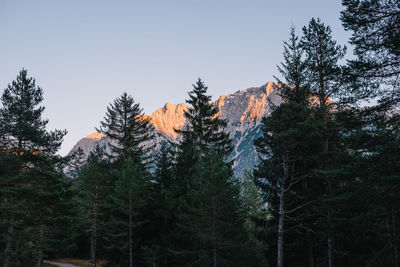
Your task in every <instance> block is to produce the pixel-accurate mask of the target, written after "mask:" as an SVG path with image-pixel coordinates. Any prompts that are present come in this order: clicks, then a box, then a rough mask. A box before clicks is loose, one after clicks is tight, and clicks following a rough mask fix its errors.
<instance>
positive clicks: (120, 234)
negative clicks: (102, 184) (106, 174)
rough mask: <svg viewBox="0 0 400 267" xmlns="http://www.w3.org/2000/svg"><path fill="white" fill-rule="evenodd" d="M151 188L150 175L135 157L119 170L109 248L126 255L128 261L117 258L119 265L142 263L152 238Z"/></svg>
mask: <svg viewBox="0 0 400 267" xmlns="http://www.w3.org/2000/svg"><path fill="white" fill-rule="evenodd" d="M150 186H151V184H150V180H149V179H148V174H147V173H146V172H145V170H144V169H143V167H142V166H141V165H139V164H138V163H135V161H134V160H133V159H131V158H127V159H126V160H125V161H124V165H123V166H122V168H121V169H120V170H117V180H116V182H115V189H114V192H113V194H112V201H111V205H112V206H111V212H112V213H111V217H110V219H109V221H108V222H107V228H108V233H107V239H108V240H109V249H111V250H112V251H116V252H118V253H119V255H124V256H125V255H126V256H127V259H128V260H126V258H125V257H123V258H117V257H116V256H118V254H117V255H114V257H116V258H114V261H116V262H117V263H121V264H124V265H129V266H131V267H132V266H133V265H134V264H135V263H137V264H139V263H140V260H141V257H140V256H141V255H142V254H141V253H142V248H143V247H144V245H146V242H145V241H146V239H147V236H148V235H149V233H147V232H146V228H145V226H146V224H148V223H149V221H148V217H147V216H146V215H145V214H146V212H147V211H148V202H149V195H150ZM135 265H136V264H135Z"/></svg>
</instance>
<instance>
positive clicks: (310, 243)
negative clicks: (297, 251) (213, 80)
mask: <svg viewBox="0 0 400 267" xmlns="http://www.w3.org/2000/svg"><path fill="white" fill-rule="evenodd" d="M307 247H308V266H309V267H314V266H315V259H314V242H313V237H312V234H311V233H310V232H308V233H307Z"/></svg>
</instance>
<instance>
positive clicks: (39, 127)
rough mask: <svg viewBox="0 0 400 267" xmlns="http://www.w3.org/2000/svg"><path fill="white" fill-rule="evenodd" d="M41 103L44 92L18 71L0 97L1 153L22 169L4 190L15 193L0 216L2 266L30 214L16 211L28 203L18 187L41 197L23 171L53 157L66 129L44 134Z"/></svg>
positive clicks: (46, 121)
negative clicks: (2, 223)
mask: <svg viewBox="0 0 400 267" xmlns="http://www.w3.org/2000/svg"><path fill="white" fill-rule="evenodd" d="M42 101H43V90H42V89H41V88H40V87H38V86H36V83H35V80H34V79H33V78H29V77H28V76H27V71H26V70H21V71H20V73H19V75H18V76H17V79H16V80H15V81H13V82H12V83H11V84H9V85H8V87H7V88H6V89H5V90H4V92H3V94H2V96H1V102H2V108H1V109H0V121H1V122H2V123H1V125H0V147H1V149H2V150H3V151H10V150H12V151H13V152H12V153H13V154H14V155H16V156H17V157H19V158H20V159H21V161H22V162H23V164H22V167H21V168H20V169H18V170H17V173H16V175H15V176H14V178H16V179H17V180H18V179H24V180H22V181H21V180H19V181H18V182H17V181H16V180H14V179H13V178H11V177H10V178H11V179H10V181H9V182H8V183H7V187H8V188H7V189H6V191H8V192H14V193H15V194H12V195H11V194H10V195H9V197H8V205H11V203H13V204H12V206H13V207H12V208H11V207H10V208H8V209H7V211H8V212H7V213H3V214H2V217H3V219H4V220H7V221H8V230H9V231H8V232H7V237H6V240H7V241H6V245H5V250H4V260H3V266H4V267H7V266H9V262H10V257H9V255H10V253H12V250H13V246H14V245H13V243H14V239H15V236H16V234H15V232H16V229H17V222H20V221H21V223H23V220H24V217H25V216H30V215H32V212H33V211H32V210H30V211H29V210H28V211H27V210H24V209H22V210H21V209H19V208H20V207H23V203H24V202H25V201H27V200H26V195H27V194H28V192H25V193H24V194H22V195H20V193H21V192H22V191H21V187H20V186H21V184H23V185H24V187H23V189H24V190H28V189H29V190H32V191H31V192H29V194H32V195H35V194H36V195H40V194H41V192H37V191H35V190H37V188H35V187H34V186H30V185H32V183H34V182H33V181H32V180H30V179H28V177H27V176H26V175H25V173H24V172H25V171H26V170H31V169H34V168H35V167H36V166H35V164H39V163H40V162H41V161H40V160H38V158H46V157H50V158H52V157H53V158H54V153H55V152H56V151H57V150H58V148H59V147H60V145H61V142H62V139H63V136H64V135H65V134H66V131H65V130H64V131H61V130H55V131H52V132H48V131H46V125H47V123H48V120H43V119H42V113H43V111H44V107H43V106H39V105H40V103H41V102H42ZM45 156H46V157H45ZM39 165H40V164H39ZM17 177H19V178H17ZM13 180H14V181H13ZM19 230H20V229H18V231H19ZM39 264H41V263H39Z"/></svg>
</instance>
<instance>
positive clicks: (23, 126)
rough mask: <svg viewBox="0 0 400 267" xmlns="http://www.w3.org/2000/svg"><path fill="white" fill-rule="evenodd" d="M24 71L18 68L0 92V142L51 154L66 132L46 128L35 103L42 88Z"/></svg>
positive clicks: (45, 123)
mask: <svg viewBox="0 0 400 267" xmlns="http://www.w3.org/2000/svg"><path fill="white" fill-rule="evenodd" d="M27 75H28V73H27V71H26V70H24V69H23V70H21V71H20V73H19V75H18V76H17V79H16V80H15V81H13V82H12V83H11V84H9V85H8V87H7V88H6V89H5V90H4V92H3V94H2V96H1V103H2V108H1V109H0V121H1V124H0V145H1V146H2V147H8V148H11V147H12V148H18V149H20V150H22V149H27V150H34V151H40V152H44V153H50V154H53V153H55V152H56V151H57V150H58V148H59V147H60V145H61V142H62V139H63V137H64V135H65V134H66V133H67V132H66V131H65V130H64V131H61V130H55V131H53V132H47V131H46V125H47V123H48V120H43V119H42V113H43V111H44V107H43V106H39V105H40V103H41V102H42V101H43V90H42V89H41V88H40V87H38V86H36V83H35V79H33V78H31V77H28V76H27Z"/></svg>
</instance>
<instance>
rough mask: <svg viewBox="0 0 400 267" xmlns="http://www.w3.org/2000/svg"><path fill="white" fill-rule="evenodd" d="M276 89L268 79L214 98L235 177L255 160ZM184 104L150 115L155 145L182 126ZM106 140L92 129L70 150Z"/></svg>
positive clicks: (103, 144)
mask: <svg viewBox="0 0 400 267" xmlns="http://www.w3.org/2000/svg"><path fill="white" fill-rule="evenodd" d="M276 89H277V85H276V84H275V83H273V82H268V83H267V84H265V85H263V86H260V87H251V88H248V89H247V90H239V91H237V92H235V93H233V94H229V95H223V96H220V97H219V98H218V99H217V100H216V101H214V102H213V104H214V105H217V106H218V107H219V116H221V118H222V119H226V120H227V122H228V127H227V129H226V130H227V132H229V134H230V136H231V138H232V140H233V145H234V150H233V152H232V158H233V159H234V160H235V161H234V168H235V175H236V176H238V177H240V176H242V175H243V172H244V171H245V170H246V169H247V170H251V169H252V168H253V167H254V165H255V163H256V159H257V155H256V152H255V149H254V146H253V142H254V140H255V139H257V138H258V137H259V136H260V135H261V119H262V117H264V116H266V115H268V114H270V113H271V111H272V107H273V106H274V105H279V104H280V103H281V98H280V97H279V96H278V95H277V92H276ZM187 108H188V106H186V105H185V104H170V103H167V104H165V105H164V107H163V108H159V109H157V110H156V111H155V112H153V113H152V114H151V115H149V117H150V119H151V122H152V123H153V125H154V128H155V131H156V133H155V138H154V142H155V144H156V147H157V144H159V143H160V142H161V141H162V140H171V141H173V140H176V138H177V134H176V132H175V131H174V128H175V129H181V128H182V127H183V126H184V125H185V122H186V119H185V116H184V111H185V110H186V109H187ZM108 142H109V139H108V137H107V136H104V135H102V134H99V133H94V134H91V135H89V136H87V137H85V138H83V139H81V140H80V141H79V142H78V143H77V144H76V145H75V146H74V147H73V148H72V150H71V151H70V153H72V152H74V151H76V150H77V149H78V148H79V147H81V148H82V149H83V151H84V152H85V153H86V154H89V152H90V151H92V150H93V149H94V148H95V147H96V145H97V144H99V145H100V146H101V147H103V148H104V149H106V150H108V146H107V144H108Z"/></svg>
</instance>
